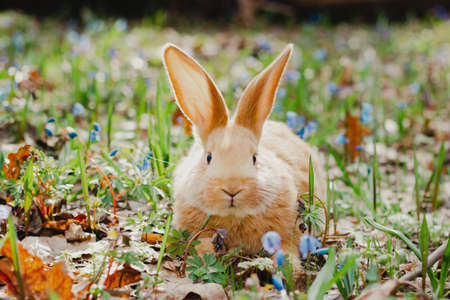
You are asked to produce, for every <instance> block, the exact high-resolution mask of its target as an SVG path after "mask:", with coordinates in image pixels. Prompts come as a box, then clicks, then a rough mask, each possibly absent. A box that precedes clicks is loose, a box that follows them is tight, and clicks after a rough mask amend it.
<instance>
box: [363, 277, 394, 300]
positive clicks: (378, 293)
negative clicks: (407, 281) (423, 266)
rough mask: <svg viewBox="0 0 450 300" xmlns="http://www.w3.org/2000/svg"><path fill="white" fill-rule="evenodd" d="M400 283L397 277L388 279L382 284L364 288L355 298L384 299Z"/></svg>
mask: <svg viewBox="0 0 450 300" xmlns="http://www.w3.org/2000/svg"><path fill="white" fill-rule="evenodd" d="M399 285H400V281H398V280H397V279H389V280H388V281H386V282H385V283H383V284H382V285H376V286H373V287H371V288H370V289H368V290H365V291H364V292H363V293H362V294H361V295H360V296H359V297H358V298H356V300H384V299H386V298H387V297H389V295H390V294H391V293H392V292H393V291H394V290H395V289H396V288H397V287H398V286H399Z"/></svg>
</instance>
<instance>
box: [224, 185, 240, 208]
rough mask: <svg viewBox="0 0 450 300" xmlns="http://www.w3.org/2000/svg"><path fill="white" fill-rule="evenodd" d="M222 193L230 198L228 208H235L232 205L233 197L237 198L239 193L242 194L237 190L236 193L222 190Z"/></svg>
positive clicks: (233, 204)
mask: <svg viewBox="0 0 450 300" xmlns="http://www.w3.org/2000/svg"><path fill="white" fill-rule="evenodd" d="M222 191H223V192H224V193H225V194H227V195H228V196H229V197H230V208H231V207H236V206H235V203H234V200H235V199H234V197H235V196H237V194H239V193H240V192H242V190H239V191H237V192H229V191H227V190H226V189H222Z"/></svg>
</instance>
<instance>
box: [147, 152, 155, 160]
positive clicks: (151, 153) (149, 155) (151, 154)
mask: <svg viewBox="0 0 450 300" xmlns="http://www.w3.org/2000/svg"><path fill="white" fill-rule="evenodd" d="M146 158H147V159H148V160H150V159H152V158H153V152H149V153H148V154H147V156H146Z"/></svg>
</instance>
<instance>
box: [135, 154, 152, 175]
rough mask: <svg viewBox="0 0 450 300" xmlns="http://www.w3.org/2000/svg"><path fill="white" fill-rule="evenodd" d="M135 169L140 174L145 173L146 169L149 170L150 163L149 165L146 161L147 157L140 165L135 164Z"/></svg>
mask: <svg viewBox="0 0 450 300" xmlns="http://www.w3.org/2000/svg"><path fill="white" fill-rule="evenodd" d="M136 167H137V168H138V169H139V171H141V172H145V171H147V170H148V169H150V163H149V161H148V159H147V157H145V158H144V159H143V160H142V164H139V163H138V164H137V165H136Z"/></svg>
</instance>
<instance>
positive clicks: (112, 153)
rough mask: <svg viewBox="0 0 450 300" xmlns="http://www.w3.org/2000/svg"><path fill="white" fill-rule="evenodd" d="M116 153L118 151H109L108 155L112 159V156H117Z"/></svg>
mask: <svg viewBox="0 0 450 300" xmlns="http://www.w3.org/2000/svg"><path fill="white" fill-rule="evenodd" d="M117 152H119V150H117V149H114V150H113V151H111V153H109V156H111V157H113V156H114V155H116V154H117Z"/></svg>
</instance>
